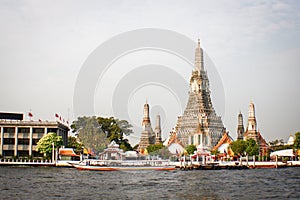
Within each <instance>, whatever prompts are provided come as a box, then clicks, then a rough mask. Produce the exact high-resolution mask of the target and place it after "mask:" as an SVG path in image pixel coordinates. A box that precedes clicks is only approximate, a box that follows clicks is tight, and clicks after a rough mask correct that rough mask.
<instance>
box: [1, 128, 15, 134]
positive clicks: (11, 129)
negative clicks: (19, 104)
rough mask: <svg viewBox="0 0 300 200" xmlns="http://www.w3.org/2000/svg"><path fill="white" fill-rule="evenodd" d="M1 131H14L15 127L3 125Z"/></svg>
mask: <svg viewBox="0 0 300 200" xmlns="http://www.w3.org/2000/svg"><path fill="white" fill-rule="evenodd" d="M3 132H4V133H15V127H4V128H3Z"/></svg>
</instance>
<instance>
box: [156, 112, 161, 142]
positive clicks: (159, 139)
mask: <svg viewBox="0 0 300 200" xmlns="http://www.w3.org/2000/svg"><path fill="white" fill-rule="evenodd" d="M154 132H155V144H160V143H162V141H161V126H160V115H159V114H157V115H156V125H155V130H154Z"/></svg>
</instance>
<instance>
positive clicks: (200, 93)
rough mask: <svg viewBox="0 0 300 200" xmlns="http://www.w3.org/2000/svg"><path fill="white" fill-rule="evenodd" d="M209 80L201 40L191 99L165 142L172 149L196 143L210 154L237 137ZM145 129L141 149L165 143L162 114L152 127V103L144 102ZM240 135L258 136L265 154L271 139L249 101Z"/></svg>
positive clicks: (240, 119)
mask: <svg viewBox="0 0 300 200" xmlns="http://www.w3.org/2000/svg"><path fill="white" fill-rule="evenodd" d="M210 94H211V93H210V89H209V80H208V76H207V72H206V70H205V66H204V60H203V50H202V48H201V46H200V40H198V44H197V47H196V50H195V66H194V69H193V71H192V75H191V78H190V89H189V92H188V95H189V96H188V101H187V105H186V108H185V110H184V112H183V115H182V116H178V119H177V123H176V126H175V127H174V128H173V130H172V131H171V133H170V136H169V137H168V138H167V139H166V140H165V141H164V142H163V144H164V145H165V146H167V147H168V148H169V150H170V152H171V153H173V154H175V153H176V154H178V153H179V152H183V151H184V147H186V146H187V145H195V146H196V147H197V152H198V153H200V154H202V155H206V154H210V151H211V150H218V151H219V152H221V153H223V152H224V153H225V154H226V152H228V150H230V149H229V148H228V146H229V144H230V143H231V142H232V141H233V139H232V137H230V136H229V132H227V131H226V128H225V127H224V125H223V122H222V119H221V116H219V115H217V113H216V111H215V109H214V106H213V103H212V100H211V96H210ZM142 127H143V128H142V130H143V131H142V133H141V139H140V143H139V149H146V148H147V147H148V146H149V145H151V144H160V143H162V138H161V128H160V116H159V115H158V116H157V119H156V126H155V131H153V129H152V127H151V122H150V117H149V104H148V103H147V102H146V104H145V105H144V117H143V121H142ZM237 136H238V137H237V139H239V140H245V141H246V140H248V139H254V140H255V142H256V143H257V144H258V146H259V149H260V151H261V155H264V154H265V153H266V152H267V149H268V147H267V143H266V141H265V140H264V138H263V137H262V135H261V133H260V132H259V131H257V125H256V117H255V109H254V104H253V102H252V101H251V102H250V105H249V116H248V125H247V128H246V130H245V129H244V125H243V116H242V113H239V115H238V128H237Z"/></svg>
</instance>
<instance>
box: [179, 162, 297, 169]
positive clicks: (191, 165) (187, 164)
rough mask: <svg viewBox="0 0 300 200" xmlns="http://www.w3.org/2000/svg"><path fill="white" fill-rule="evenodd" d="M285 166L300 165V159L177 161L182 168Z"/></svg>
mask: <svg viewBox="0 0 300 200" xmlns="http://www.w3.org/2000/svg"><path fill="white" fill-rule="evenodd" d="M285 167H300V161H287V162H281V161H280V162H278V161H268V162H267V161H265V162H263V161H257V162H255V161H254V162H253V161H251V162H244V163H240V162H236V161H226V162H211V163H204V164H203V163H202V164H200V163H196V162H177V163H176V168H178V169H181V170H221V169H228V170H234V169H237V170H241V169H260V168H266V169H267V168H285Z"/></svg>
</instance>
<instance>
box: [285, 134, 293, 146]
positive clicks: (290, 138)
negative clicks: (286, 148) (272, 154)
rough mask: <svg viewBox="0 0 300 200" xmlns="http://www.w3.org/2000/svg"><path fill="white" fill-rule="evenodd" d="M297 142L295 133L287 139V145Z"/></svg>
mask: <svg viewBox="0 0 300 200" xmlns="http://www.w3.org/2000/svg"><path fill="white" fill-rule="evenodd" d="M294 143H295V138H294V136H293V135H290V137H289V139H288V141H287V145H294Z"/></svg>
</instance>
